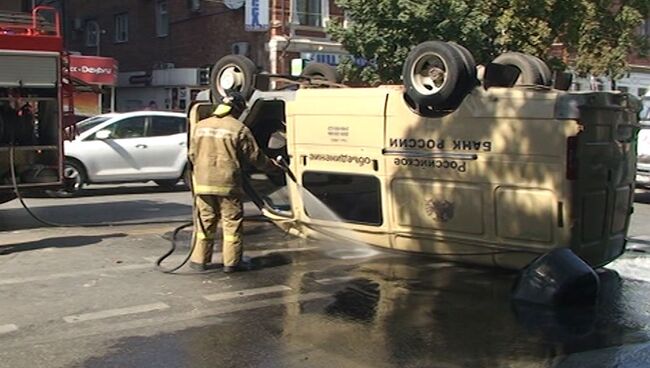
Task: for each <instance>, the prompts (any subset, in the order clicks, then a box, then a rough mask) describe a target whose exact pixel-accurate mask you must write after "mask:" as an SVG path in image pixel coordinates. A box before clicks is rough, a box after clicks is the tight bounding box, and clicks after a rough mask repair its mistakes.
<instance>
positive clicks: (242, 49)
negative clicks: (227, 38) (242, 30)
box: [231, 42, 250, 56]
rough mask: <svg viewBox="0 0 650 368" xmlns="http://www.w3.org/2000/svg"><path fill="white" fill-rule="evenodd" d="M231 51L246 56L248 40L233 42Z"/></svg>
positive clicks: (248, 46)
mask: <svg viewBox="0 0 650 368" xmlns="http://www.w3.org/2000/svg"><path fill="white" fill-rule="evenodd" d="M231 49H232V53H233V54H235V55H243V56H248V51H249V49H250V45H249V43H248V42H235V43H233V44H232V47H231Z"/></svg>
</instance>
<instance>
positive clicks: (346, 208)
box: [302, 172, 382, 226]
mask: <svg viewBox="0 0 650 368" xmlns="http://www.w3.org/2000/svg"><path fill="white" fill-rule="evenodd" d="M302 182H303V185H304V187H305V189H307V190H308V191H309V192H310V193H311V194H313V195H314V197H316V198H317V199H318V200H319V201H321V202H322V204H323V205H324V206H326V207H323V208H320V205H317V206H314V205H313V204H311V203H309V202H307V203H306V205H305V212H306V213H307V215H308V216H309V217H311V218H314V219H318V220H327V221H336V220H337V219H333V218H332V216H331V214H328V212H329V211H328V210H327V209H329V210H331V211H332V212H333V213H334V214H336V216H338V217H339V218H340V220H341V221H344V222H351V223H359V224H368V225H375V226H379V225H381V224H382V214H381V189H380V188H381V185H380V182H379V179H377V178H376V177H374V176H370V175H354V174H340V173H321V172H306V173H304V174H303V176H302ZM310 208H312V209H313V210H312V211H310ZM310 212H311V213H310Z"/></svg>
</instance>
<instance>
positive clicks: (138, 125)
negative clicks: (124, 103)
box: [109, 116, 146, 139]
mask: <svg viewBox="0 0 650 368" xmlns="http://www.w3.org/2000/svg"><path fill="white" fill-rule="evenodd" d="M145 120H146V117H145V116H136V117H132V118H127V119H124V120H120V121H118V122H116V123H115V124H113V125H111V126H110V127H109V129H110V130H111V138H112V139H124V138H140V137H144V127H145Z"/></svg>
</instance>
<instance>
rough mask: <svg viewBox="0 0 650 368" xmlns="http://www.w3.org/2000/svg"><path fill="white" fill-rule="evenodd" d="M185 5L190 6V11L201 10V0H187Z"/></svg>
mask: <svg viewBox="0 0 650 368" xmlns="http://www.w3.org/2000/svg"><path fill="white" fill-rule="evenodd" d="M187 7H188V8H190V10H191V11H193V12H197V11H199V10H201V0H187Z"/></svg>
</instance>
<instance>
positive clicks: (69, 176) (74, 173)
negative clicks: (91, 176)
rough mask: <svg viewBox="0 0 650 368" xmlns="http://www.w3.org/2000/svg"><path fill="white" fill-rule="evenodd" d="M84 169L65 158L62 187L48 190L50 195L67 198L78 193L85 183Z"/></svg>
mask: <svg viewBox="0 0 650 368" xmlns="http://www.w3.org/2000/svg"><path fill="white" fill-rule="evenodd" d="M86 178H87V176H86V171H85V170H84V168H83V167H82V166H81V164H79V163H78V162H76V161H74V160H68V159H66V160H65V162H64V163H63V187H62V188H61V189H58V190H48V191H46V193H47V194H48V195H50V196H52V197H59V198H69V197H74V196H76V195H79V194H80V193H81V191H82V189H83V187H84V185H85V184H86V183H87V179H86Z"/></svg>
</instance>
